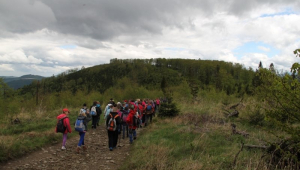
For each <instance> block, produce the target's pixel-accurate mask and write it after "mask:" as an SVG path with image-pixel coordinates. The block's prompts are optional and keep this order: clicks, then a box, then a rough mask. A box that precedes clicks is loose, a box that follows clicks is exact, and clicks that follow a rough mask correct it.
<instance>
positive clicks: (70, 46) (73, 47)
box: [59, 44, 77, 49]
mask: <svg viewBox="0 0 300 170" xmlns="http://www.w3.org/2000/svg"><path fill="white" fill-rule="evenodd" d="M59 47H60V48H62V49H75V48H76V47H77V46H76V45H73V44H67V45H61V46H59Z"/></svg>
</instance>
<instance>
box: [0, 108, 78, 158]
mask: <svg viewBox="0 0 300 170" xmlns="http://www.w3.org/2000/svg"><path fill="white" fill-rule="evenodd" d="M59 112H60V111H54V112H52V113H50V116H49V115H47V116H44V117H43V116H41V115H39V116H34V115H32V116H31V117H30V119H29V116H27V115H26V114H24V113H23V115H24V117H19V118H20V120H21V124H7V123H6V125H3V126H2V127H1V129H0V134H1V136H0V162H5V161H7V160H9V159H12V158H17V157H20V156H22V155H24V154H26V153H29V152H32V151H34V150H37V149H39V148H41V147H43V146H45V145H48V144H56V143H58V142H59V141H61V140H62V135H61V133H55V126H56V121H57V120H56V116H57V115H58V114H57V113H59ZM71 113H72V110H71ZM73 113H77V112H73ZM48 114H49V113H48ZM50 117H51V118H50ZM69 117H70V124H71V128H73V126H72V124H74V122H75V120H76V117H77V114H70V115H69ZM2 124H4V123H2ZM75 135H77V133H71V134H68V137H72V136H75Z"/></svg>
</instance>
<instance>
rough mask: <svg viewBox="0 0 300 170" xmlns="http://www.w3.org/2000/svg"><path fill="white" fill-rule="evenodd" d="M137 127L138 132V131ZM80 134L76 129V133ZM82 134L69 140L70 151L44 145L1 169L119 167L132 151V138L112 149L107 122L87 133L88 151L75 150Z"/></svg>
mask: <svg viewBox="0 0 300 170" xmlns="http://www.w3.org/2000/svg"><path fill="white" fill-rule="evenodd" d="M139 131H140V130H138V131H137V132H139ZM73 133H77V132H73ZM78 140H79V136H75V137H73V138H69V139H68V140H67V144H66V145H67V150H61V143H60V142H59V143H58V144H55V145H52V146H48V147H44V148H42V149H41V150H39V151H36V152H33V153H31V154H29V155H27V156H24V157H22V158H19V159H15V160H11V161H9V162H8V163H6V164H2V165H0V169H4V170H6V169H8V170H19V169H65V170H68V169H80V170H85V169H86V170H89V169H93V170H94V169H104V170H105V169H113V170H115V169H118V168H119V167H120V166H121V165H122V163H123V162H124V161H125V159H126V157H127V156H129V154H130V146H131V145H130V144H129V138H126V137H125V139H122V138H121V140H120V145H119V143H118V145H119V146H118V147H117V148H116V149H115V150H113V151H109V149H108V136H107V131H106V130H105V128H104V125H102V126H99V127H98V128H97V129H89V131H88V132H87V133H86V135H85V143H86V146H88V149H87V151H85V152H84V151H81V152H80V153H79V154H77V153H76V152H75V149H76V147H77V143H78Z"/></svg>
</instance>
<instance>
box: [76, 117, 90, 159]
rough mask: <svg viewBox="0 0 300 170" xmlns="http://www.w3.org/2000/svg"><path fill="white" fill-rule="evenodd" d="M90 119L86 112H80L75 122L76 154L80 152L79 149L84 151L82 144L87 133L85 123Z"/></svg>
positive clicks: (84, 147)
mask: <svg viewBox="0 0 300 170" xmlns="http://www.w3.org/2000/svg"><path fill="white" fill-rule="evenodd" d="M91 119H92V117H91V116H90V114H89V113H88V112H81V111H80V113H79V115H78V117H77V120H76V122H75V130H76V131H78V132H79V136H80V138H79V142H78V145H77V148H76V153H79V152H80V149H81V147H82V149H83V150H84V151H86V149H87V147H86V145H85V143H84V136H85V133H86V131H87V123H88V122H89V121H90V120H91Z"/></svg>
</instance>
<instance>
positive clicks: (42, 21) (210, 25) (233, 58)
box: [0, 0, 300, 76]
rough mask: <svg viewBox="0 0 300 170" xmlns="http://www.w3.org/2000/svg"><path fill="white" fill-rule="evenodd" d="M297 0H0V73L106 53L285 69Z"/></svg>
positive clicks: (51, 68)
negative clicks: (260, 63) (227, 62)
mask: <svg viewBox="0 0 300 170" xmlns="http://www.w3.org/2000/svg"><path fill="white" fill-rule="evenodd" d="M297 48H300V1H299V0H160V1H159V0H0V76H21V75H25V74H34V75H42V76H52V75H57V74H59V73H61V72H63V71H66V70H69V69H74V68H81V67H82V66H84V67H90V66H93V65H98V64H104V63H109V60H110V59H112V58H119V59H127V58H140V59H145V58H185V59H199V58H200V59H202V60H224V61H229V62H234V63H241V64H243V65H244V66H245V67H246V68H249V67H252V68H253V69H256V68H257V67H258V63H259V61H261V62H262V63H263V66H264V67H269V65H270V64H271V63H274V65H275V68H276V69H278V70H289V69H290V67H291V65H292V64H293V63H294V62H298V61H299V60H300V59H299V58H296V57H295V55H294V54H293V51H294V50H295V49H297Z"/></svg>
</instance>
